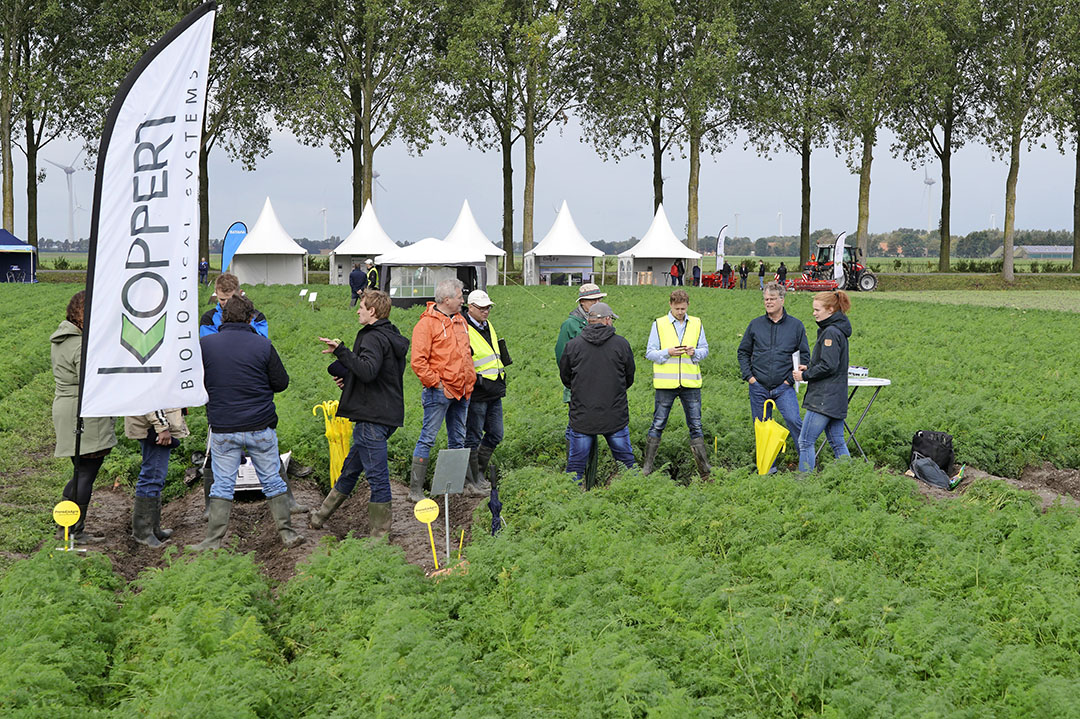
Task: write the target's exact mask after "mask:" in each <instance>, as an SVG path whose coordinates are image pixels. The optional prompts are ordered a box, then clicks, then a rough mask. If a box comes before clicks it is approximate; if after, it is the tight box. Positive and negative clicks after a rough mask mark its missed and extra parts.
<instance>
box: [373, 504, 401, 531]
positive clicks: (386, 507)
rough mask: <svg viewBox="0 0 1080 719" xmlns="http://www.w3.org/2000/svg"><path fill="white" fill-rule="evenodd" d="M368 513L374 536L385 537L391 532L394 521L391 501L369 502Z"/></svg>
mask: <svg viewBox="0 0 1080 719" xmlns="http://www.w3.org/2000/svg"><path fill="white" fill-rule="evenodd" d="M367 513H368V524H369V525H371V536H372V537H385V536H386V535H387V534H389V533H390V526H391V525H392V524H393V523H394V513H393V512H392V511H391V507H390V502H368V506H367Z"/></svg>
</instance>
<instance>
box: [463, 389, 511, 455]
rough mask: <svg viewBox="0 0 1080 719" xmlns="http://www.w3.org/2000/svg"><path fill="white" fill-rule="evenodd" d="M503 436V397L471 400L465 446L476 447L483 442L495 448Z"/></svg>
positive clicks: (466, 421) (466, 424)
mask: <svg viewBox="0 0 1080 719" xmlns="http://www.w3.org/2000/svg"><path fill="white" fill-rule="evenodd" d="M502 438H503V409H502V399H493V400H489V401H487V402H477V401H475V400H469V417H468V419H466V420H465V446H466V447H468V448H469V449H476V448H477V447H479V446H480V445H481V444H483V445H485V446H487V447H491V448H492V449H495V448H496V447H498V446H499V442H502Z"/></svg>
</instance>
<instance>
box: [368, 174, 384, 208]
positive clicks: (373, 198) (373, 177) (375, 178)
mask: <svg viewBox="0 0 1080 719" xmlns="http://www.w3.org/2000/svg"><path fill="white" fill-rule="evenodd" d="M379 177H381V175H380V174H379V171H378V170H372V171H371V179H372V180H374V181H375V184H376V185H377V186H378V187H380V188H382V191H383V192H387V189H386V185H384V184H383V183H381V182H379ZM371 204H373V205H374V204H376V203H375V188H372V189H371Z"/></svg>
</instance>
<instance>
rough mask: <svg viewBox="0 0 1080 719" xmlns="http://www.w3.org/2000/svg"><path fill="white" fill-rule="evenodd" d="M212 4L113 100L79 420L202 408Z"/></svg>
mask: <svg viewBox="0 0 1080 719" xmlns="http://www.w3.org/2000/svg"><path fill="white" fill-rule="evenodd" d="M216 8H217V5H216V3H213V2H208V3H205V4H203V5H201V6H200V7H199V8H197V9H196V10H194V11H192V12H191V13H190V14H189V15H188V16H187V17H185V18H184V20H183V21H181V22H180V24H178V25H177V26H176V27H174V28H173V29H172V30H170V31H169V32H168V33H167V34H166V35H165V37H163V38H162V39H161V40H160V41H158V43H157V44H155V45H154V46H153V47H152V48H150V49H149V50H148V51H147V52H146V54H145V55H143V56H142V58H141V59H140V60H139V62H138V64H137V65H136V66H135V68H134V69H133V70H132V71H131V72H130V73H128V75H127V77H126V78H124V82H123V83H122V84H121V85H120V90H119V91H118V92H117V93H116V98H115V99H114V100H113V104H112V107H111V108H110V109H109V115H108V117H107V118H106V121H105V131H104V132H103V133H102V136H101V146H100V150H99V153H98V166H97V178H96V183H95V186H94V209H93V216H92V219H91V225H90V256H89V264H88V271H87V278H86V289H87V298H86V315H85V319H84V327H83V361H82V367H83V372H82V383H83V386H82V391H81V392H80V395H79V397H80V413H79V416H81V417H112V416H121V415H133V414H144V413H146V412H152V411H153V410H155V409H161V408H166V407H194V406H199V405H202V404H205V403H206V391H205V390H204V389H203V380H202V355H201V353H200V352H199V327H198V324H199V293H198V277H197V274H198V251H199V248H198V244H199V144H200V142H201V139H202V128H203V116H204V113H205V112H206V86H207V72H208V69H209V65H210V41H211V38H212V36H213V32H214V15H215V11H216Z"/></svg>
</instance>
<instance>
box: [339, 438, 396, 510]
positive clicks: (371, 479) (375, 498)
mask: <svg viewBox="0 0 1080 719" xmlns="http://www.w3.org/2000/svg"><path fill="white" fill-rule="evenodd" d="M395 429H397V427H390V426H388V425H385V424H376V423H374V422H356V423H354V424H353V433H352V440H353V441H352V446H351V447H349V454H348V455H346V456H345V462H344V464H342V466H341V475H340V476H339V477H338V478H337V481H336V482H335V483H334V489H336V490H337V491H339V492H341V493H342V494H344V495H345V496H348V495H350V494H352V491H353V488H354V487H356V480H357V479H358V478H359V477H360V473H361V472H363V473H364V477H365V478H366V479H367V482H368V486H369V487H370V488H371V499H370V500H369V501H371V502H377V503H382V502H389V501H390V467H389V466H388V465H387V452H386V440H388V439H390V435H392V434H393V433H394V430H395Z"/></svg>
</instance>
